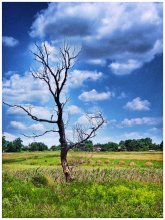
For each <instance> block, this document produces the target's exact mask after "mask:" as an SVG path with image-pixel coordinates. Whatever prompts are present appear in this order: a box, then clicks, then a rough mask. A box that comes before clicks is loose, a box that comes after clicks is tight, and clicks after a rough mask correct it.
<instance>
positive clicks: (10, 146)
mask: <svg viewBox="0 0 165 220" xmlns="http://www.w3.org/2000/svg"><path fill="white" fill-rule="evenodd" d="M22 142H23V141H22V140H21V138H17V139H15V140H14V141H7V140H6V139H5V136H3V137H2V152H20V151H45V150H48V147H47V146H46V145H45V144H44V143H41V142H32V143H31V144H29V146H24V145H23V144H22Z"/></svg>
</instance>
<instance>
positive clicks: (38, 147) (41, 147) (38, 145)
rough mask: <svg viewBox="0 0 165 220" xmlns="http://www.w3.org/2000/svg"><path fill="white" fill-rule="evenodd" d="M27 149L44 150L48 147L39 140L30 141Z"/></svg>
mask: <svg viewBox="0 0 165 220" xmlns="http://www.w3.org/2000/svg"><path fill="white" fill-rule="evenodd" d="M28 149H29V151H45V150H48V147H47V146H46V145H45V144H44V143H41V142H32V143H31V144H30V145H29V147H28Z"/></svg>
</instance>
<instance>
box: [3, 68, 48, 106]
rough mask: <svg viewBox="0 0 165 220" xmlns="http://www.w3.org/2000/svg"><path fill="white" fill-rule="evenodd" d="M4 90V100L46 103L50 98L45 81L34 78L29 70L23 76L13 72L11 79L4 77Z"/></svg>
mask: <svg viewBox="0 0 165 220" xmlns="http://www.w3.org/2000/svg"><path fill="white" fill-rule="evenodd" d="M2 91H3V98H4V100H7V101H8V102H9V103H13V102H14V103H15V104H16V103H21V102H34V101H40V102H42V103H45V102H47V101H48V100H49V98H50V93H49V90H48V88H47V86H46V85H45V83H44V82H43V81H41V80H37V79H34V78H33V76H32V75H31V74H30V73H28V72H26V73H25V74H24V75H22V76H20V75H18V74H13V75H12V76H11V77H10V78H9V79H4V80H3V90H2Z"/></svg>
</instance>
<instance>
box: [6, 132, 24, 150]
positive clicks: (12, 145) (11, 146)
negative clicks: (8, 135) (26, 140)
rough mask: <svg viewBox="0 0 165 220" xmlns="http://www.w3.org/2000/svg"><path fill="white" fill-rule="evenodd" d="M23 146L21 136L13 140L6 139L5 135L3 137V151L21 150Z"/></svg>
mask: <svg viewBox="0 0 165 220" xmlns="http://www.w3.org/2000/svg"><path fill="white" fill-rule="evenodd" d="M22 148H23V144H22V140H21V138H17V139H15V140H14V141H13V142H10V141H6V139H5V137H4V136H3V137H2V150H3V152H20V151H21V150H22Z"/></svg>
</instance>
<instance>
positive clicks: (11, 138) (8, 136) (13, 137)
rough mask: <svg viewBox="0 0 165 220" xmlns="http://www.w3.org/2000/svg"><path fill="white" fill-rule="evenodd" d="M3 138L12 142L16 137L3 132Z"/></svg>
mask: <svg viewBox="0 0 165 220" xmlns="http://www.w3.org/2000/svg"><path fill="white" fill-rule="evenodd" d="M3 136H5V137H6V140H7V141H14V140H15V139H16V138H17V136H15V135H13V134H10V133H8V132H3Z"/></svg>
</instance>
